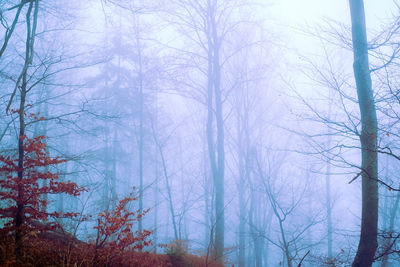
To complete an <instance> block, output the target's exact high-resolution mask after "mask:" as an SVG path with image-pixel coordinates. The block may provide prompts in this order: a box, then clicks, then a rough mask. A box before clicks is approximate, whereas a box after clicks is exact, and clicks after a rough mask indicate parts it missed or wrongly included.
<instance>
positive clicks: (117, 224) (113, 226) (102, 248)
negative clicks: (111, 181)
mask: <svg viewBox="0 0 400 267" xmlns="http://www.w3.org/2000/svg"><path fill="white" fill-rule="evenodd" d="M136 200H137V198H136V197H135V196H134V194H133V193H131V194H130V195H129V196H128V197H125V198H123V199H122V200H120V201H119V202H118V204H117V205H116V206H115V208H114V209H113V210H112V211H107V210H104V211H103V212H101V213H100V214H99V216H98V219H97V222H98V223H97V226H95V227H94V228H95V229H97V238H96V243H95V252H94V260H93V262H94V264H95V263H96V262H97V260H98V257H99V255H100V253H99V252H101V255H103V257H106V261H107V262H108V263H110V262H111V261H112V259H113V258H115V257H118V256H119V255H121V254H122V253H123V252H124V251H126V250H130V251H134V250H137V249H140V250H142V249H143V248H144V247H147V246H150V245H152V241H151V240H150V239H149V237H150V235H151V234H152V231H148V230H143V231H142V232H139V231H138V230H136V231H135V230H134V229H133V226H134V224H135V223H136V222H138V221H139V220H141V219H142V217H143V216H144V215H146V213H147V212H148V211H149V210H146V211H142V212H141V211H140V210H137V211H130V210H129V209H128V207H127V205H128V204H129V203H130V202H132V201H136Z"/></svg>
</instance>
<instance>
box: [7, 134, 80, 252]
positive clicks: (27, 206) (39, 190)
mask: <svg viewBox="0 0 400 267" xmlns="http://www.w3.org/2000/svg"><path fill="white" fill-rule="evenodd" d="M20 138H21V140H22V142H23V161H22V168H21V167H19V166H21V156H20V155H21V154H18V153H10V154H9V155H0V187H1V190H0V200H1V207H0V219H1V220H2V221H3V222H5V223H4V227H3V228H2V231H3V232H5V233H7V234H14V235H15V239H16V241H15V242H17V239H19V240H18V243H16V244H15V246H16V249H20V250H21V249H22V246H23V243H22V240H23V237H24V236H25V235H26V234H28V233H32V232H38V231H46V230H50V229H54V228H56V227H57V224H56V223H55V220H49V219H51V218H53V219H56V218H60V217H63V218H70V217H74V216H76V215H77V214H76V213H64V214H61V213H59V212H57V211H48V210H47V205H48V201H47V200H46V199H47V198H46V197H45V196H46V195H48V194H60V193H64V194H67V195H71V196H78V195H79V194H80V193H81V192H82V191H84V188H82V187H79V186H78V185H77V184H75V183H73V182H70V181H67V182H62V181H60V180H59V173H56V172H52V171H50V168H51V167H54V166H56V165H59V164H61V163H64V162H65V160H64V159H61V158H59V157H55V158H53V157H50V156H49V154H48V151H47V148H46V143H45V142H44V140H45V137H44V136H37V137H35V138H28V137H27V136H26V135H24V136H21V137H20ZM18 260H21V259H18Z"/></svg>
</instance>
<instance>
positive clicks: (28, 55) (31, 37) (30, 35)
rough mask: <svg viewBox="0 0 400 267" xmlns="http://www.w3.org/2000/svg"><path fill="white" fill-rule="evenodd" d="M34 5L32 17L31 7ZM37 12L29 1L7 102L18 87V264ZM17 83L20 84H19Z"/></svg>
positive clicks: (21, 235) (20, 250) (16, 219)
mask: <svg viewBox="0 0 400 267" xmlns="http://www.w3.org/2000/svg"><path fill="white" fill-rule="evenodd" d="M33 7H34V12H33V18H32V17H31V16H32V9H33ZM38 12H39V0H36V1H35V2H30V4H29V7H28V11H27V13H26V26H27V27H26V28H27V29H26V41H25V63H24V67H23V69H22V71H21V74H20V76H19V77H18V80H17V84H16V87H15V89H14V92H13V94H12V95H11V98H10V102H9V103H8V106H7V110H8V108H9V107H10V105H11V103H12V100H13V96H14V94H15V93H16V91H17V89H18V88H20V93H21V98H20V102H19V112H18V115H19V135H18V181H19V184H18V188H17V194H18V203H17V212H16V215H15V251H14V253H15V257H16V261H17V263H18V264H21V263H22V262H23V258H22V257H23V243H22V237H23V231H22V226H23V223H24V208H25V206H24V192H23V187H22V185H21V184H20V183H22V182H23V177H24V160H25V158H24V157H25V152H24V139H25V101H26V94H27V86H28V68H29V66H30V65H31V64H32V61H33V53H34V51H33V48H34V43H35V34H36V26H37V18H38ZM19 83H21V85H20V86H19Z"/></svg>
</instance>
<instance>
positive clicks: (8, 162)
mask: <svg viewBox="0 0 400 267" xmlns="http://www.w3.org/2000/svg"><path fill="white" fill-rule="evenodd" d="M33 119H37V118H33ZM38 119H40V118H38ZM21 140H22V141H23V165H22V166H23V167H22V168H20V167H18V166H21V161H20V158H19V155H21V154H20V153H18V151H17V152H14V153H3V154H2V155H0V188H1V189H0V201H1V202H0V204H1V205H0V220H1V221H2V222H3V223H4V225H3V227H2V228H1V229H0V266H27V265H29V266H88V267H89V266H141V267H153V266H154V267H156V266H160V267H172V266H177V267H178V266H194V267H202V266H209V267H217V266H218V267H220V266H221V265H219V264H217V263H212V262H209V261H208V260H205V258H204V257H198V256H195V255H191V254H189V253H187V252H186V251H183V252H182V253H179V255H178V256H179V259H176V258H173V257H172V256H171V255H166V254H161V255H160V254H152V253H149V252H142V249H145V248H146V247H149V246H151V245H153V244H152V241H151V239H150V236H151V234H152V231H148V230H143V231H142V232H139V231H138V230H136V229H135V226H136V223H137V222H138V221H139V220H141V219H143V216H145V215H146V214H147V213H148V211H149V210H145V211H142V212H141V211H140V210H133V211H132V210H131V209H130V207H129V204H130V203H131V202H134V201H136V200H137V198H136V197H135V196H134V195H133V194H130V195H129V196H128V197H125V198H123V199H122V200H120V201H119V202H118V203H116V205H115V207H114V209H112V210H110V211H109V210H104V211H102V212H100V213H99V214H98V216H97V219H96V226H94V230H96V232H97V235H96V240H95V241H92V242H88V241H82V240H78V239H77V238H76V237H75V236H73V235H71V234H68V233H66V232H65V231H64V230H63V228H62V227H61V226H60V225H58V224H57V223H56V221H57V219H58V218H74V217H77V216H78V215H79V214H78V213H61V212H57V211H51V210H49V209H48V208H47V206H48V204H49V203H48V201H47V197H46V196H47V195H49V194H67V195H70V196H79V195H80V193H81V192H82V191H85V189H84V188H83V187H80V186H78V185H77V184H76V183H73V182H71V181H66V182H65V181H61V180H60V173H58V172H57V171H55V170H56V168H55V167H57V165H59V164H62V163H65V162H66V160H65V159H62V158H60V157H51V156H50V155H49V152H48V150H47V147H46V143H45V137H44V136H37V137H35V138H28V137H27V136H26V135H24V136H23V137H22V139H21ZM80 217H81V218H82V216H80ZM87 219H88V218H86V220H87ZM18 220H19V223H17V221H18ZM17 238H19V239H20V242H17V241H16V240H17ZM17 250H19V253H16V251H17ZM18 255H19V256H21V257H22V258H21V257H20V258H18Z"/></svg>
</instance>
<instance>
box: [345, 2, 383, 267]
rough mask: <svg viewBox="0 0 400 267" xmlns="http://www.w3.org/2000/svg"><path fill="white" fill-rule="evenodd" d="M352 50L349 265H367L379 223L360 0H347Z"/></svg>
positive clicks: (372, 107)
mask: <svg viewBox="0 0 400 267" xmlns="http://www.w3.org/2000/svg"><path fill="white" fill-rule="evenodd" d="M350 11H351V23H352V37H353V50H354V65H353V68H354V76H355V81H356V86H357V95H358V101H359V106H360V113H361V127H362V129H361V136H360V141H361V157H362V163H361V172H362V173H361V174H362V175H361V177H362V214H361V235H360V242H359V245H358V250H357V254H356V256H355V258H354V261H353V263H352V267H357V266H359V267H368V266H371V265H372V263H373V261H374V256H375V251H376V248H377V245H378V242H377V227H378V172H377V169H378V157H377V151H376V146H377V141H376V140H377V137H378V133H377V117H376V109H375V101H374V96H373V92H372V82H371V75H370V70H369V63H368V47H367V33H366V26H365V13H364V2H363V0H350Z"/></svg>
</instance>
